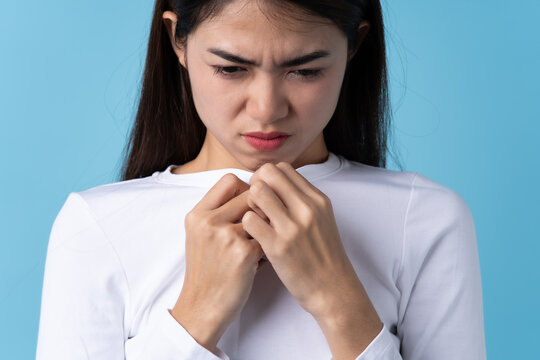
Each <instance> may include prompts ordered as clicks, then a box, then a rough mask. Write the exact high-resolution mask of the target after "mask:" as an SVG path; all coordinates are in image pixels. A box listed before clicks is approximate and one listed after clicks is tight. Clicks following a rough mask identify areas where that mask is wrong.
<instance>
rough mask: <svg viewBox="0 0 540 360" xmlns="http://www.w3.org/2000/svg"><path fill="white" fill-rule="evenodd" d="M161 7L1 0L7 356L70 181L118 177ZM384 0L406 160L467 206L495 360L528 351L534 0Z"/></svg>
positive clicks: (533, 270) (537, 301) (30, 330)
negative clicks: (474, 232)
mask: <svg viewBox="0 0 540 360" xmlns="http://www.w3.org/2000/svg"><path fill="white" fill-rule="evenodd" d="M152 6H153V4H152V1H142V0H132V1H126V0H117V1H104V0H99V1H98V0H94V1H88V0H85V1H76V2H74V1H67V0H55V1H47V2H42V1H36V0H27V1H3V2H1V3H0V55H1V56H0V164H1V165H2V166H1V169H2V170H1V171H2V173H1V177H0V184H1V190H0V191H1V192H0V196H1V198H0V221H1V226H0V241H1V243H0V244H1V245H0V358H2V359H31V358H33V357H34V352H35V345H36V340H37V330H38V320H39V307H40V297H41V286H42V280H43V267H44V262H45V255H46V247H47V241H48V236H49V232H50V228H51V225H52V222H53V221H54V218H55V216H56V214H57V213H58V211H59V209H60V207H61V205H62V204H63V202H64V201H65V199H66V197H67V195H68V194H69V192H71V191H80V190H84V189H87V188H89V187H92V186H96V185H100V184H104V183H109V182H113V181H116V180H117V179H118V177H117V175H118V172H119V167H120V164H121V153H122V150H123V147H124V144H125V142H126V136H127V133H128V129H129V127H130V124H131V121H132V119H133V117H134V114H135V104H136V98H137V93H138V89H139V85H140V83H139V81H140V75H141V71H142V69H143V64H144V56H145V47H146V41H147V37H148V30H149V23H150V18H151V11H152ZM383 6H384V8H385V15H386V27H387V31H388V33H387V36H388V37H387V39H388V50H389V60H390V62H389V66H390V80H391V91H392V100H393V109H394V119H395V131H394V135H395V136H394V142H395V145H396V148H397V149H398V150H399V153H400V156H401V160H402V163H403V164H404V165H405V169H406V170H411V171H419V172H421V173H423V174H425V175H427V176H429V177H431V178H432V179H434V180H435V181H438V182H440V183H442V184H444V185H447V186H449V187H451V188H453V189H454V190H456V191H457V192H458V193H460V194H461V195H462V196H463V197H464V198H465V200H466V201H467V203H468V204H469V206H470V208H471V210H472V213H473V216H474V219H475V223H476V227H477V236H478V245H479V252H480V262H481V269H482V278H483V287H484V305H485V324H486V340H487V348H488V356H489V358H490V359H494V360H495V359H505V360H506V359H532V358H534V357H535V355H534V354H536V353H537V352H536V351H534V350H533V346H534V344H535V343H536V342H537V341H538V338H539V336H540V331H539V330H538V324H539V323H540V311H539V310H538V305H540V281H539V278H540V277H539V275H540V271H539V270H538V268H537V265H536V264H537V263H538V261H537V260H538V258H539V255H540V245H539V244H540V236H539V235H538V231H537V230H536V226H537V225H538V224H539V223H540V222H539V221H538V220H539V218H540V211H539V210H538V205H539V203H540V191H539V190H538V187H539V186H540V170H539V167H540V166H539V165H540V161H539V157H540V145H539V144H540V140H539V136H538V134H539V132H540V125H539V124H540V115H539V114H540V90H539V85H538V84H539V83H540V41H539V36H540V31H539V28H538V25H537V24H538V19H539V18H540V1H536V0H529V1H526V0H521V1H515V2H508V1H465V0H461V1H451V2H449V1H431V0H430V1H428V0H420V1H395V2H390V1H387V0H386V1H383ZM392 168H394V167H393V166H392ZM464 326H466V324H464Z"/></svg>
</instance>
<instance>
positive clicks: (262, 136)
mask: <svg viewBox="0 0 540 360" xmlns="http://www.w3.org/2000/svg"><path fill="white" fill-rule="evenodd" d="M244 136H250V137H256V138H259V139H264V140H270V139H275V138H277V137H281V136H289V134H287V133H284V132H281V131H272V132H269V133H263V132H250V133H245V134H244Z"/></svg>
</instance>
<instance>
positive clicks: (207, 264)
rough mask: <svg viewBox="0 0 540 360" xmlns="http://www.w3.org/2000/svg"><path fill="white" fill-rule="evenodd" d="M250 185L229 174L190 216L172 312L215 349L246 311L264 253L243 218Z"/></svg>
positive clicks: (193, 332)
mask: <svg viewBox="0 0 540 360" xmlns="http://www.w3.org/2000/svg"><path fill="white" fill-rule="evenodd" d="M248 188H249V185H248V184H246V183H245V182H243V181H241V180H240V179H238V178H237V177H236V176H235V175H234V174H226V175H225V176H223V177H222V178H221V179H220V180H219V181H218V182H217V183H216V184H215V185H214V186H213V187H212V188H211V189H210V190H209V191H208V192H207V193H206V195H205V196H204V197H203V198H202V199H201V201H200V202H199V203H198V204H197V205H196V206H195V207H194V208H193V209H192V210H191V211H190V212H189V213H188V214H187V215H186V217H185V231H186V273H185V278H184V285H183V287H182V291H181V293H180V296H179V298H178V301H177V303H176V305H175V307H174V308H173V309H172V311H171V314H172V315H173V316H174V317H175V318H176V320H177V321H178V322H180V324H182V326H184V328H186V330H188V332H190V334H191V335H192V336H193V337H194V338H195V339H196V340H197V341H198V342H199V343H200V344H201V345H203V346H205V347H207V348H208V349H210V350H212V349H213V348H214V347H215V346H216V345H217V342H218V340H219V338H220V337H221V335H222V334H223V333H224V332H225V330H226V328H227V327H228V325H229V324H230V323H231V322H232V321H233V320H234V319H235V318H236V317H237V316H238V315H239V314H240V312H241V311H242V308H243V307H244V305H245V303H246V301H247V299H248V297H249V294H250V292H251V288H252V285H253V279H254V277H255V274H256V272H257V269H258V267H259V259H260V258H261V256H262V255H263V252H262V248H261V247H260V245H259V244H258V243H257V241H254V240H252V239H250V237H249V235H248V234H247V233H246V232H245V231H244V229H243V227H242V224H240V223H239V221H240V219H241V218H242V216H243V215H244V214H245V212H246V211H248V210H249V206H248V203H247V197H248V195H249V192H248V191H246V190H247V189H248ZM238 194H239V195H238Z"/></svg>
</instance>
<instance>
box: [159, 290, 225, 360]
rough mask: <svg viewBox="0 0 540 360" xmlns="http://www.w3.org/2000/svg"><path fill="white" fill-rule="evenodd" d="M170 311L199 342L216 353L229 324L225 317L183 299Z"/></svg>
mask: <svg viewBox="0 0 540 360" xmlns="http://www.w3.org/2000/svg"><path fill="white" fill-rule="evenodd" d="M169 312H170V314H171V315H172V316H173V317H174V318H175V320H176V321H177V322H178V323H179V324H180V325H182V327H183V328H184V329H185V330H186V331H187V332H188V333H189V334H190V335H191V337H193V338H194V339H195V341H197V343H199V344H200V345H201V346H203V347H205V348H206V349H208V350H209V351H211V352H213V353H215V348H216V346H217V343H218V342H219V339H220V338H221V336H222V335H223V333H224V332H225V330H226V329H227V326H228V323H227V321H226V320H225V317H223V316H220V315H219V314H218V313H217V312H215V311H208V310H206V309H203V308H202V307H197V306H193V305H191V304H188V303H186V302H185V301H182V300H181V299H178V302H177V303H176V305H175V306H174V308H173V309H171V310H169Z"/></svg>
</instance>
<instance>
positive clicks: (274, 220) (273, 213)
mask: <svg viewBox="0 0 540 360" xmlns="http://www.w3.org/2000/svg"><path fill="white" fill-rule="evenodd" d="M249 193H250V196H249V205H250V206H252V207H257V208H259V209H260V210H261V211H262V212H263V213H264V215H265V216H264V217H261V218H263V219H264V218H265V217H266V218H268V219H269V221H270V226H272V227H273V228H274V229H283V228H284V226H285V225H286V223H287V222H288V221H289V210H288V209H287V208H286V207H285V205H284V204H283V202H282V201H281V199H280V198H279V197H278V196H277V195H276V193H275V192H274V191H273V190H272V188H271V187H270V186H268V185H267V184H266V183H265V182H264V181H262V180H256V181H255V182H254V183H252V185H251V187H250V189H249Z"/></svg>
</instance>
